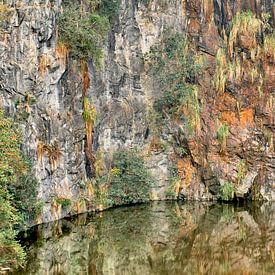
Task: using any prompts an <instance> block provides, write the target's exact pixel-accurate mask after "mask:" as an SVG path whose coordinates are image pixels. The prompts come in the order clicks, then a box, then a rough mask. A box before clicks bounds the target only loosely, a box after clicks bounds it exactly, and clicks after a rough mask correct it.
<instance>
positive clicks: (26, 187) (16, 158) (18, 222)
mask: <svg viewBox="0 0 275 275" xmlns="http://www.w3.org/2000/svg"><path fill="white" fill-rule="evenodd" d="M21 144H22V136H21V133H20V130H19V129H18V125H17V124H16V123H15V122H14V121H13V119H11V118H6V117H5V116H4V113H3V111H2V110H0V220H1V225H0V232H1V233H0V267H2V266H5V267H9V266H12V267H17V266H19V265H22V264H23V263H24V258H25V253H24V251H23V249H22V248H21V247H20V245H19V244H18V243H17V241H16V240H15V237H16V234H17V230H16V229H18V228H19V227H22V226H24V224H25V223H28V222H30V221H32V220H34V219H35V218H36V215H38V214H39V212H41V207H42V203H41V202H39V201H38V200H37V181H36V180H35V177H34V175H33V174H32V172H31V164H30V161H28V160H27V159H26V157H25V156H24V155H23V153H22V151H21V149H20V147H21Z"/></svg>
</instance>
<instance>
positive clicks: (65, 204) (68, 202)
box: [53, 197, 72, 208]
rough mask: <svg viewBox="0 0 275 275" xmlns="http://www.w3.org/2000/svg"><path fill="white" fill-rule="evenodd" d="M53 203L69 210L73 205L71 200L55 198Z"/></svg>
mask: <svg viewBox="0 0 275 275" xmlns="http://www.w3.org/2000/svg"><path fill="white" fill-rule="evenodd" d="M53 201H54V202H55V203H56V204H59V205H61V207H62V208H67V207H69V206H70V205H71V204H72V202H71V200H70V199H67V198H60V197H54V198H53Z"/></svg>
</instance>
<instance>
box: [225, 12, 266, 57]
mask: <svg viewBox="0 0 275 275" xmlns="http://www.w3.org/2000/svg"><path fill="white" fill-rule="evenodd" d="M261 27H262V21H261V20H260V19H258V18H256V16H255V15H254V14H253V13H252V12H251V11H246V12H238V13H237V14H236V16H234V18H233V21H232V24H231V28H230V34H229V38H228V50H229V54H230V56H232V55H233V52H234V46H235V45H236V43H237V38H238V37H239V36H240V35H247V36H249V37H250V38H252V39H253V45H251V46H252V47H255V46H256V44H257V43H256V34H257V33H259V32H260V31H261Z"/></svg>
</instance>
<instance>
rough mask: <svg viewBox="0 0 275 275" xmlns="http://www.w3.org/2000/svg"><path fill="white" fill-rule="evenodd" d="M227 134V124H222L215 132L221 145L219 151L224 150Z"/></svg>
mask: <svg viewBox="0 0 275 275" xmlns="http://www.w3.org/2000/svg"><path fill="white" fill-rule="evenodd" d="M228 136H229V128H228V126H227V124H222V126H221V127H220V128H219V130H218V132H217V138H218V140H219V142H220V145H221V152H224V150H225V148H226V142H227V138H228Z"/></svg>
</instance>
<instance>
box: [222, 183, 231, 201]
mask: <svg viewBox="0 0 275 275" xmlns="http://www.w3.org/2000/svg"><path fill="white" fill-rule="evenodd" d="M219 198H220V199H221V200H223V201H231V200H233V199H234V185H233V184H232V183H231V182H225V183H224V184H223V185H222V186H221V187H220V192H219Z"/></svg>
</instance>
